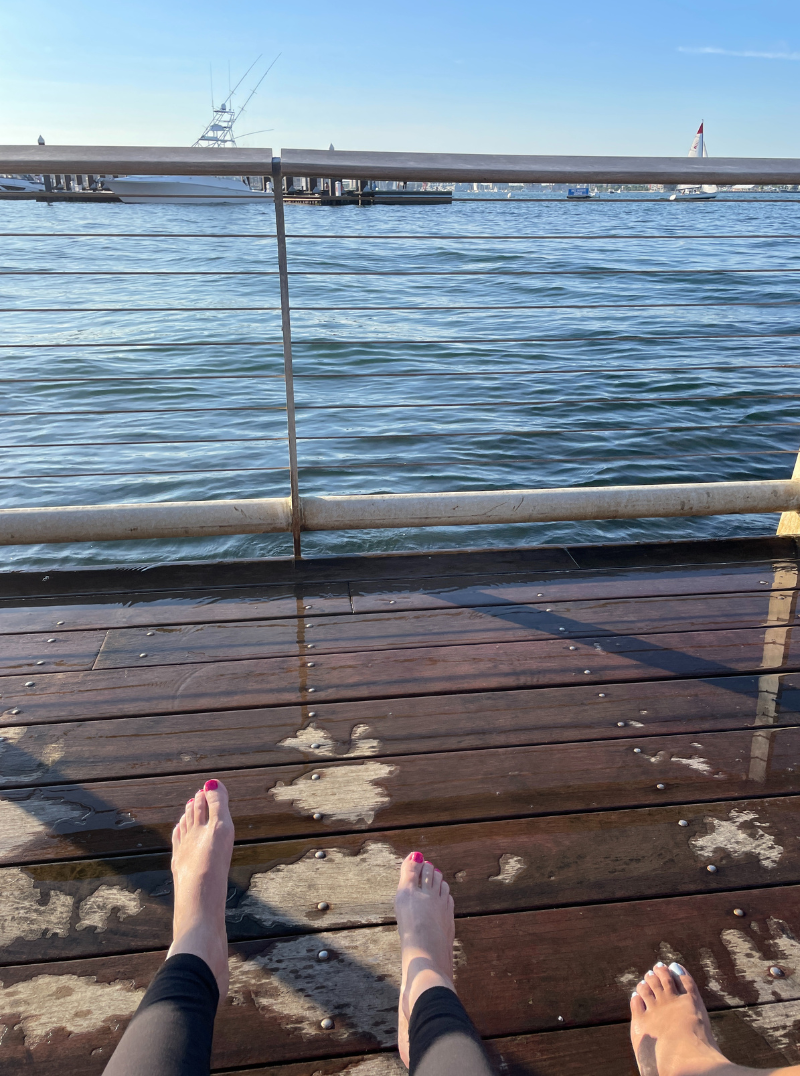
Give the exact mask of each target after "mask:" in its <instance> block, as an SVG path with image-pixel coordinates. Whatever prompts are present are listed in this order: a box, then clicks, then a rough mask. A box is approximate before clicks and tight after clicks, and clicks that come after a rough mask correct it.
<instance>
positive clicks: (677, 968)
mask: <svg viewBox="0 0 800 1076" xmlns="http://www.w3.org/2000/svg"><path fill="white" fill-rule="evenodd" d="M669 970H670V971H671V972H672V974H673V975H685V974H686V972H685V970H684V969H683V968H682V967H681V965H680V964H678V963H676V962H675V961H674V960H673V962H672V963H671V964H670V966H669Z"/></svg>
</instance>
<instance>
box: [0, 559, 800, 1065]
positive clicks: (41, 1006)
mask: <svg viewBox="0 0 800 1076" xmlns="http://www.w3.org/2000/svg"><path fill="white" fill-rule="evenodd" d="M797 597H798V549H797V546H796V543H795V540H794V539H791V538H774V539H762V540H737V541H720V542H687V543H676V544H663V545H661V544H659V545H645V544H640V545H633V546H603V547H579V548H555V547H553V548H539V549H527V550H526V549H518V550H498V551H492V552H457V553H436V554H432V555H429V554H418V555H406V556H379V557H350V558H331V559H320V560H311V561H299V562H296V563H295V562H292V561H258V562H249V563H233V564H216V565H192V564H189V565H165V566H160V567H154V568H150V569H113V570H111V569H109V570H106V569H97V570H83V571H74V572H55V571H50V572H41V573H30V574H19V573H5V574H2V575H0V634H2V644H1V645H0V672H2V676H3V679H2V680H0V694H1V696H2V707H3V713H2V721H3V724H4V726H5V728H4V731H3V741H2V743H0V783H2V788H3V790H2V792H0V852H1V853H2V858H3V864H2V867H1V868H0V894H2V896H1V897H0V929H1V930H2V940H3V952H2V962H3V965H4V966H3V967H2V969H0V1024H2V1025H3V1029H2V1032H1V1033H0V1072H1V1073H2V1074H6V1073H9V1074H10V1073H15V1074H19V1073H20V1072H26V1073H33V1074H36V1076H39V1074H41V1076H45V1074H48V1076H49V1074H51V1073H52V1074H54V1076H55V1074H56V1073H57V1074H58V1076H94V1074H98V1076H99V1074H100V1073H101V1072H102V1069H103V1067H104V1065H105V1064H106V1062H107V1060H108V1058H109V1056H110V1054H111V1052H112V1050H113V1048H114V1045H115V1044H116V1042H117V1041H118V1040H119V1037H120V1035H121V1033H122V1030H123V1029H124V1026H125V1023H126V1021H127V1019H128V1018H129V1016H130V1014H131V1013H132V1012H133V1011H134V1010H135V1008H136V1006H137V1004H138V1002H139V1000H140V998H141V996H142V992H143V990H144V988H145V987H146V985H147V983H148V982H149V980H150V979H151V977H152V975H153V974H154V972H155V970H156V969H157V968H158V966H159V964H160V963H161V961H162V960H163V955H164V950H165V948H166V946H167V945H168V943H169V939H170V914H171V903H170V902H171V883H170V875H169V861H168V854H167V850H168V847H169V836H170V831H171V829H172V826H173V824H174V823H175V821H176V819H177V818H178V816H179V815H180V813H181V810H182V807H183V804H184V802H185V800H186V799H187V798H188V796H190V795H191V794H192V793H193V792H194V791H195V790H196V789H197V788H198V787H199V785H200V783H201V781H202V780H204V779H205V778H206V777H207V776H211V775H215V776H219V777H221V778H222V779H223V780H224V781H225V782H226V784H227V785H228V787H229V789H230V792H231V807H232V811H233V815H234V821H235V824H236V836H237V845H236V848H235V851H234V858H233V866H232V871H231V880H230V895H229V900H228V908H229V912H228V917H229V933H230V940H231V972H232V974H231V992H230V996H229V997H228V999H227V1001H226V1002H225V1003H224V1004H223V1005H221V1007H220V1012H219V1016H218V1019H217V1029H216V1038H215V1052H214V1062H213V1064H214V1068H215V1069H224V1070H226V1071H229V1070H233V1071H236V1070H239V1069H247V1070H248V1072H249V1073H251V1074H254V1076H316V1074H319V1076H334V1074H341V1073H348V1076H399V1074H400V1073H401V1072H402V1071H403V1070H402V1066H401V1063H400V1062H399V1060H398V1058H397V1055H396V1053H395V1052H394V1051H393V1042H394V1036H395V1008H396V1003H397V985H398V970H399V963H398V945H397V940H396V932H395V929H394V926H393V923H392V894H393V890H394V887H395V884H396V874H397V865H398V863H399V861H400V859H401V857H402V856H404V855H405V854H407V853H408V852H409V851H411V850H412V849H420V850H421V851H423V852H424V853H425V854H426V856H427V857H428V858H430V859H432V860H434V861H435V862H436V863H437V864H439V865H440V866H441V867H442V869H443V871H444V873H445V876H446V877H447V879H448V881H449V882H450V885H451V886H452V888H453V893H454V896H455V903H456V914H457V916H458V917H459V918H458V920H457V924H456V927H457V939H458V941H457V946H458V949H457V986H458V989H459V993H460V994H461V996H462V998H463V999H464V1001H465V1003H466V1005H467V1007H468V1009H469V1011H470V1012H471V1014H472V1016H473V1018H474V1020H475V1022H476V1024H477V1025H478V1027H479V1029H480V1031H481V1033H482V1034H483V1035H484V1036H485V1037H486V1038H487V1040H489V1042H490V1047H491V1049H492V1050H493V1052H494V1053H495V1055H496V1056H497V1057H498V1063H499V1064H501V1070H502V1072H503V1073H505V1074H507V1076H509V1074H510V1076H523V1074H530V1076H586V1074H587V1073H589V1072H591V1073H592V1074H593V1076H628V1074H631V1076H632V1074H633V1073H635V1071H636V1069H635V1066H634V1063H633V1059H632V1056H631V1054H630V1048H629V1045H628V1028H627V1015H628V999H629V996H630V992H631V989H632V987H633V986H634V985H635V984H636V982H637V981H638V980H639V978H640V977H641V975H642V973H643V972H644V971H645V970H646V969H647V968H649V967H650V966H652V964H653V963H654V962H655V961H656V960H659V959H663V960H672V959H679V960H681V961H682V962H683V963H685V964H686V965H687V966H688V967H689V969H690V970H691V971H692V972H693V973H694V974H695V975H696V976H697V978H698V981H699V983H700V985H701V987H702V990H703V994H704V996H705V999H706V1002H707V1004H708V1006H709V1008H710V1009H711V1010H712V1012H713V1023H714V1028H715V1031H716V1033H717V1034H718V1036H719V1038H720V1041H721V1043H722V1045H723V1048H724V1049H725V1050H726V1051H727V1052H728V1053H729V1055H730V1056H731V1058H732V1059H733V1060H735V1061H738V1062H740V1063H743V1064H749V1065H755V1066H773V1065H781V1064H789V1063H797V1062H798V1061H800V1052H799V1051H798V1047H797V1042H798V1034H799V1033H800V940H798V939H800V840H799V839H798V837H799V835H800V796H798V784H799V782H800V776H799V774H800V727H798V726H800V647H799V646H798V642H797V640H796V638H795V637H793V630H792V625H793V624H794V622H795V620H796V619H797V618H798V616H800V612H798V609H797ZM322 949H325V950H327V951H328V952H329V953H330V959H329V960H327V961H326V962H321V961H319V960H318V958H317V954H318V953H319V951H320V950H322ZM328 1017H330V1018H332V1019H333V1021H334V1027H333V1029H332V1030H323V1029H322V1027H321V1021H322V1020H323V1019H325V1018H328Z"/></svg>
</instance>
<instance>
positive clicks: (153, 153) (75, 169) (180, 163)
mask: <svg viewBox="0 0 800 1076" xmlns="http://www.w3.org/2000/svg"><path fill="white" fill-rule="evenodd" d="M272 161H273V151H272V150H271V149H268V148H263V149H238V148H237V149H226V150H225V151H220V152H214V153H210V152H209V151H208V150H207V149H201V148H198V147H187V148H184V147H172V146H170V147H164V146H0V173H3V172H5V173H11V174H21V173H35V174H51V175H63V174H67V175H74V174H76V173H77V174H88V173H90V174H92V175H105V176H113V175H128V174H134V175H136V174H138V175H143V174H148V175H237V176H238V175H247V176H258V175H262V176H271V175H272V172H273V165H272ZM280 171H281V173H282V174H283V175H285V176H287V175H288V176H319V177H324V178H326V179H328V178H341V177H342V176H344V177H345V178H346V179H375V180H385V179H388V180H412V181H415V180H416V181H420V180H421V181H429V182H430V181H434V182H489V183H504V182H517V183H520V182H522V183H572V182H576V181H581V182H586V183H682V182H686V181H689V182H691V181H694V182H696V183H723V184H728V183H754V184H776V183H777V184H787V183H788V184H795V183H800V160H796V159H794V158H768V157H764V158H761V157H600V156H591V157H589V156H586V157H580V156H529V155H517V154H504V153H498V154H484V153H372V152H364V151H351V150H315V149H287V150H285V151H284V152H283V155H282V157H281V158H280ZM109 186H111V187H112V189H113V181H110V182H109Z"/></svg>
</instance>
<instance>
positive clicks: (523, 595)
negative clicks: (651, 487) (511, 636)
mask: <svg viewBox="0 0 800 1076" xmlns="http://www.w3.org/2000/svg"><path fill="white" fill-rule="evenodd" d="M796 578H797V563H796V562H795V561H788V560H787V561H766V562H764V563H763V564H753V563H750V562H745V563H744V564H720V565H716V564H714V565H705V564H701V565H689V566H685V565H678V566H669V565H668V566H666V567H663V568H625V569H613V568H609V569H606V570H597V571H592V570H582V571H578V570H573V571H571V572H547V573H541V574H539V575H537V576H535V577H533V578H532V577H531V574H530V573H524V572H516V573H507V574H506V575H498V576H491V575H487V576H485V577H483V578H481V579H476V578H475V577H474V576H464V577H462V578H459V577H451V578H448V579H446V580H442V579H441V578H439V577H431V578H430V579H418V580H414V581H407V580H397V581H395V580H391V579H390V580H380V579H378V580H369V581H366V582H354V583H352V584H351V591H352V602H353V609H354V611H355V612H356V613H374V612H383V611H388V610H391V609H392V608H394V609H395V610H401V609H439V608H445V609H451V608H454V607H455V608H473V607H479V606H483V605H495V604H497V603H498V602H499V601H500V600H501V599H502V601H504V602H510V603H512V604H515V603H516V604H522V603H525V602H535V601H536V600H537V599H543V600H544V601H546V602H563V601H585V600H590V599H594V600H599V599H603V600H608V599H612V598H645V597H656V596H669V595H679V594H724V593H730V594H734V593H742V592H746V591H751V590H752V591H763V590H764V589H765V588H770V589H775V588H776V585H777V586H778V587H779V588H783V587H793V586H796V582H793V580H796Z"/></svg>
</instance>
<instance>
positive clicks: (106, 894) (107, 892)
mask: <svg viewBox="0 0 800 1076" xmlns="http://www.w3.org/2000/svg"><path fill="white" fill-rule="evenodd" d="M141 892H142V891H141V889H137V890H136V892H135V893H131V892H130V890H128V889H122V888H121V887H120V886H118V885H101V886H100V888H99V889H97V890H95V892H94V893H92V895H91V896H90V897H87V898H86V899H85V900H83V901H81V904H80V907H79V908H78V923H77V924H76V927H75V929H76V930H86V928H87V927H94V928H95V931H96V932H97V933H98V934H102V933H103V931H104V930H106V929H107V928H108V919H109V916H110V915H111V913H112V912H113V911H114V910H115V909H116V912H117V919H119V921H120V922H122V920H123V919H127V917H128V916H129V915H138V913H139V912H141V911H142V910H143V909H144V905H143V904H142V902H141V900H140V896H141Z"/></svg>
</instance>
